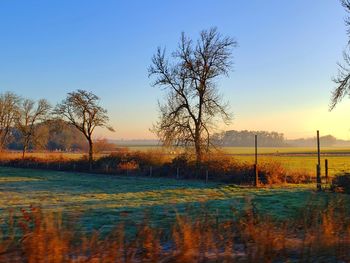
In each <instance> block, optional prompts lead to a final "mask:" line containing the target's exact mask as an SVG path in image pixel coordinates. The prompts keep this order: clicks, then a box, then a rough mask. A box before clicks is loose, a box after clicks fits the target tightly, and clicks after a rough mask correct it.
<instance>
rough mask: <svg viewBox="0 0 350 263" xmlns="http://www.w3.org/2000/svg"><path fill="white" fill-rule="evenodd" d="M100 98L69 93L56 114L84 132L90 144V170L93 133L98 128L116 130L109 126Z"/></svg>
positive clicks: (90, 94)
mask: <svg viewBox="0 0 350 263" xmlns="http://www.w3.org/2000/svg"><path fill="white" fill-rule="evenodd" d="M99 101H100V98H99V97H97V96H96V95H95V94H93V93H91V92H88V91H85V90H77V91H73V92H70V93H68V95H67V98H66V99H65V100H63V101H62V102H61V103H59V104H57V106H56V108H55V110H54V112H55V114H57V115H58V116H60V117H61V118H62V119H64V120H66V121H68V122H69V123H70V124H72V125H73V126H74V127H76V128H77V129H78V130H79V131H80V132H82V133H83V134H84V136H85V138H86V140H87V141H88V143H89V163H90V169H91V168H92V162H93V132H94V130H95V128H96V127H105V128H107V129H108V130H110V131H114V129H113V128H112V127H111V126H109V125H108V121H109V118H108V116H107V110H106V109H104V108H102V107H101V106H100V105H99Z"/></svg>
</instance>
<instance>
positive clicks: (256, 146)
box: [254, 135, 259, 187]
mask: <svg viewBox="0 0 350 263" xmlns="http://www.w3.org/2000/svg"><path fill="white" fill-rule="evenodd" d="M254 184H255V186H256V187H258V186H259V171H258V135H255V161H254Z"/></svg>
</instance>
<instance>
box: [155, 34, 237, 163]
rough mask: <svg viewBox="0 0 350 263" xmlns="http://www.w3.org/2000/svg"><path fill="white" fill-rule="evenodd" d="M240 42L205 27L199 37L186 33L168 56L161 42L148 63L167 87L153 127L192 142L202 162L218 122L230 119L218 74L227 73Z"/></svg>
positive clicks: (169, 140)
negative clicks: (192, 36) (234, 51)
mask: <svg viewBox="0 0 350 263" xmlns="http://www.w3.org/2000/svg"><path fill="white" fill-rule="evenodd" d="M236 44H237V43H236V41H235V40H234V39H232V38H230V37H224V36H222V35H221V34H220V33H219V32H218V31H217V29H216V28H212V29H209V30H204V31H202V32H201V33H200V37H199V39H198V40H197V41H196V42H194V41H193V40H191V39H190V38H188V37H186V36H185V34H184V33H182V35H181V39H180V43H179V45H178V48H177V50H175V52H173V53H172V55H171V57H170V58H166V56H165V50H164V49H161V48H158V50H157V52H156V54H155V55H154V56H153V58H152V65H151V66H150V67H149V76H150V77H151V76H153V77H154V78H155V80H154V82H153V83H152V84H153V86H160V87H162V88H164V89H165V90H166V91H167V95H166V98H165V102H164V103H163V104H159V108H160V117H159V121H158V122H157V123H156V124H155V126H154V130H155V132H156V134H157V135H158V137H159V138H160V139H161V140H162V141H163V143H164V144H166V145H173V144H176V145H188V146H193V147H194V149H195V153H196V161H197V168H199V165H200V163H201V160H202V154H203V152H204V151H206V150H208V148H209V145H210V137H211V136H210V135H211V133H212V131H213V129H214V128H215V126H216V124H217V122H218V121H219V120H222V121H224V122H225V123H229V122H230V120H231V116H230V113H229V111H228V104H227V103H225V102H223V100H222V96H221V95H220V94H219V92H218V89H217V85H216V84H217V81H218V78H220V77H222V76H227V75H228V73H229V70H230V69H231V66H232V49H233V48H234V47H235V46H236Z"/></svg>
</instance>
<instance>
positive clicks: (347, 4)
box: [330, 0, 350, 110]
mask: <svg viewBox="0 0 350 263" xmlns="http://www.w3.org/2000/svg"><path fill="white" fill-rule="evenodd" d="M341 3H342V5H343V7H344V8H345V11H346V12H347V13H348V14H350V1H349V0H341ZM345 26H346V32H347V35H348V37H349V38H350V16H347V17H346V18H345ZM349 44H350V39H349V41H348V45H347V47H346V48H345V50H344V51H343V59H344V62H343V63H342V64H341V63H338V67H339V69H338V75H337V77H334V78H333V81H334V82H335V84H336V85H337V86H336V88H335V89H334V90H333V92H332V98H331V104H330V110H333V109H334V108H335V106H336V105H337V104H338V102H340V101H341V100H342V99H343V98H344V97H345V96H346V95H349V94H350V56H349Z"/></svg>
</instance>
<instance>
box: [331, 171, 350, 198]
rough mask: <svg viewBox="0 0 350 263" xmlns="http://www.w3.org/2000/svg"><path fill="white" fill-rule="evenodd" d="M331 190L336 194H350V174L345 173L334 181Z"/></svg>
mask: <svg viewBox="0 0 350 263" xmlns="http://www.w3.org/2000/svg"><path fill="white" fill-rule="evenodd" d="M331 189H332V190H333V191H336V192H343V193H347V194H350V173H343V174H339V175H337V176H336V177H335V178H334V179H333V180H332V185H331Z"/></svg>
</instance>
